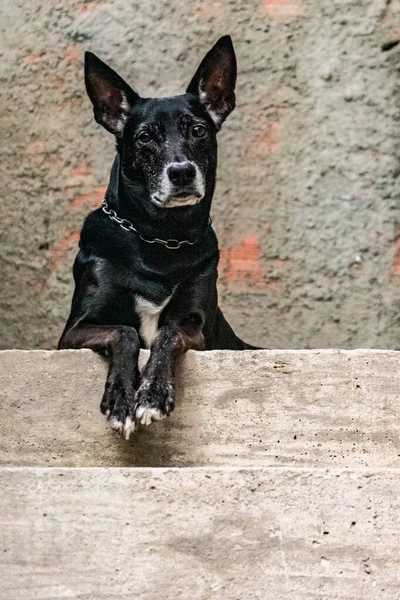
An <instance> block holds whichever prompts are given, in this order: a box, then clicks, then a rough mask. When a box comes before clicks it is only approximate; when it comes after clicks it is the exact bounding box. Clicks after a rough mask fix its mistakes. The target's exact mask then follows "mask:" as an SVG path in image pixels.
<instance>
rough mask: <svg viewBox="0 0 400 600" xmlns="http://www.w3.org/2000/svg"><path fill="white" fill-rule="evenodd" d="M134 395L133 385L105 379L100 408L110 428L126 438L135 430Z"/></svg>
mask: <svg viewBox="0 0 400 600" xmlns="http://www.w3.org/2000/svg"><path fill="white" fill-rule="evenodd" d="M134 397H135V390H134V389H133V386H132V385H129V384H128V385H127V384H126V383H124V382H122V381H121V380H120V379H116V380H114V381H107V383H106V389H105V392H104V395H103V398H102V400H101V404H100V410H101V412H102V413H103V415H106V417H107V419H108V420H109V423H110V426H111V429H113V430H114V431H116V432H117V433H118V434H119V435H120V436H121V437H125V439H127V440H129V436H130V434H131V433H132V432H133V431H134V430H135V419H134V404H135V402H134Z"/></svg>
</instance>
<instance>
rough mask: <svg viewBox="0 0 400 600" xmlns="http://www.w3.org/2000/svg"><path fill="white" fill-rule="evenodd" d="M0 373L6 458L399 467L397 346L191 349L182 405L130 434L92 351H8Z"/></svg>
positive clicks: (55, 462) (1, 440) (183, 373)
mask: <svg viewBox="0 0 400 600" xmlns="http://www.w3.org/2000/svg"><path fill="white" fill-rule="evenodd" d="M146 356H147V353H146V352H144V353H142V361H143V360H144V359H145V358H146ZM0 373H1V376H0V390H1V396H2V397H1V400H0V427H1V431H2V435H1V437H0V461H1V463H0V464H2V465H11V466H19V465H21V466H23V465H28V466H31V465H32V466H33V465H37V466H47V465H51V466H70V467H71V466H151V467H157V466H201V465H214V466H220V465H235V466H245V465H252V466H257V465H261V466H277V465H291V466H300V467H302V466H309V467H315V466H321V467H334V466H337V467H349V468H354V467H370V468H374V469H375V468H381V467H399V466H400V353H399V352H394V351H374V350H357V351H338V350H321V351H257V352H226V351H225V352H221V351H217V352H199V353H196V352H189V353H188V355H187V356H186V357H185V358H184V359H183V361H182V367H181V369H180V372H179V390H178V405H177V408H176V410H175V412H174V414H173V415H172V417H171V418H169V419H167V420H166V421H163V422H161V423H157V424H153V425H152V426H151V427H148V428H143V429H142V430H141V431H139V432H138V433H137V434H135V435H134V436H133V438H132V439H131V440H130V442H129V443H128V442H126V441H124V440H119V439H117V438H116V436H115V435H114V434H113V433H112V432H111V431H109V429H108V427H107V425H106V421H105V419H104V417H102V415H101V414H100V412H99V408H98V406H99V403H100V398H101V395H102V391H103V387H104V381H105V375H106V364H105V361H104V360H103V359H101V358H100V357H99V356H97V355H96V354H94V353H92V352H91V351H89V350H81V351H63V352H50V351H49V352H47V351H4V352H1V353H0Z"/></svg>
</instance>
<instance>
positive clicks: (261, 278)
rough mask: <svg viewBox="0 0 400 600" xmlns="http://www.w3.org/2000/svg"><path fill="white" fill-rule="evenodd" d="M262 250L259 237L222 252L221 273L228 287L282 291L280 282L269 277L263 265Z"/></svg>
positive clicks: (248, 239)
mask: <svg viewBox="0 0 400 600" xmlns="http://www.w3.org/2000/svg"><path fill="white" fill-rule="evenodd" d="M262 256H263V255H262V250H261V248H260V245H259V240H258V238H257V237H247V238H245V239H244V240H243V242H242V244H240V245H239V246H233V247H232V248H227V249H225V250H221V253H220V262H219V273H220V277H221V279H222V280H225V282H226V283H227V284H228V285H231V286H233V287H239V288H243V287H244V288H246V289H248V291H251V288H254V287H256V288H267V289H269V290H271V291H273V292H276V293H279V292H281V291H282V286H281V284H280V282H279V281H276V280H273V279H271V278H269V277H268V275H267V274H266V272H265V268H264V267H263V265H262Z"/></svg>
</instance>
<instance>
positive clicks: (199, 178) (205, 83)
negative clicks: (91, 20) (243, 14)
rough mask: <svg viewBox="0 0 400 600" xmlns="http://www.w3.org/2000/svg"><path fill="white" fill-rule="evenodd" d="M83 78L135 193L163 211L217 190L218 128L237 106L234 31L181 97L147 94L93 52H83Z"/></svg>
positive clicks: (209, 56) (214, 50) (222, 40)
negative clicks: (111, 136)
mask: <svg viewBox="0 0 400 600" xmlns="http://www.w3.org/2000/svg"><path fill="white" fill-rule="evenodd" d="M85 83H86V89H87V93H88V95H89V98H90V100H91V102H92V104H93V110H94V116H95V119H96V121H97V122H98V123H100V125H103V127H105V129H107V130H108V131H110V132H111V133H113V134H114V135H115V136H116V138H117V148H118V151H119V153H120V157H121V164H122V169H123V173H124V177H125V178H127V179H128V180H129V182H130V183H131V184H132V189H133V190H134V192H135V193H136V194H137V195H140V196H141V197H142V198H143V197H146V199H147V200H149V201H151V202H152V203H153V204H154V205H156V206H159V207H162V208H164V207H165V208H172V207H176V206H189V205H194V204H198V203H199V202H200V201H201V200H202V199H203V198H204V197H205V196H207V195H210V194H211V195H212V192H213V186H214V181H215V171H216V166H217V143H216V133H217V131H218V130H219V129H220V127H221V125H222V123H223V121H224V120H225V119H226V117H227V116H228V115H229V113H230V112H231V111H232V110H233V109H234V107H235V92H234V90H235V83H236V58H235V52H234V49H233V45H232V41H231V38H230V37H229V36H224V37H222V38H220V39H219V40H218V42H217V43H216V44H215V45H214V46H213V48H212V49H211V50H210V51H209V52H208V54H206V56H205V57H204V59H203V61H202V62H201V64H200V66H199V68H198V69H197V71H196V73H195V75H194V77H193V79H192V80H191V82H190V84H189V86H188V88H187V90H186V93H185V94H183V95H180V96H173V97H170V98H141V97H140V96H139V95H138V94H137V93H136V92H134V91H133V90H132V88H131V87H130V86H129V85H128V84H127V83H126V82H125V81H124V80H123V79H122V78H121V77H120V76H119V75H118V74H117V73H116V72H115V71H113V70H112V69H111V68H110V67H109V66H108V65H106V64H105V63H104V62H103V61H101V60H100V59H99V58H97V56H95V55H94V54H92V53H91V52H87V53H86V55H85Z"/></svg>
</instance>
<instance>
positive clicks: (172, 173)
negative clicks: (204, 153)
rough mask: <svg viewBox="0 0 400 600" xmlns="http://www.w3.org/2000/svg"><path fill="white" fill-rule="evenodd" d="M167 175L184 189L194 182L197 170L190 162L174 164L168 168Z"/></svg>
mask: <svg viewBox="0 0 400 600" xmlns="http://www.w3.org/2000/svg"><path fill="white" fill-rule="evenodd" d="M167 174H168V177H169V178H170V180H171V181H172V183H174V184H175V185H178V186H181V187H184V186H186V185H189V183H192V182H193V180H194V178H195V177H196V169H195V167H194V165H192V163H190V162H181V163H174V164H172V165H170V166H169V167H168V169H167Z"/></svg>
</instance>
